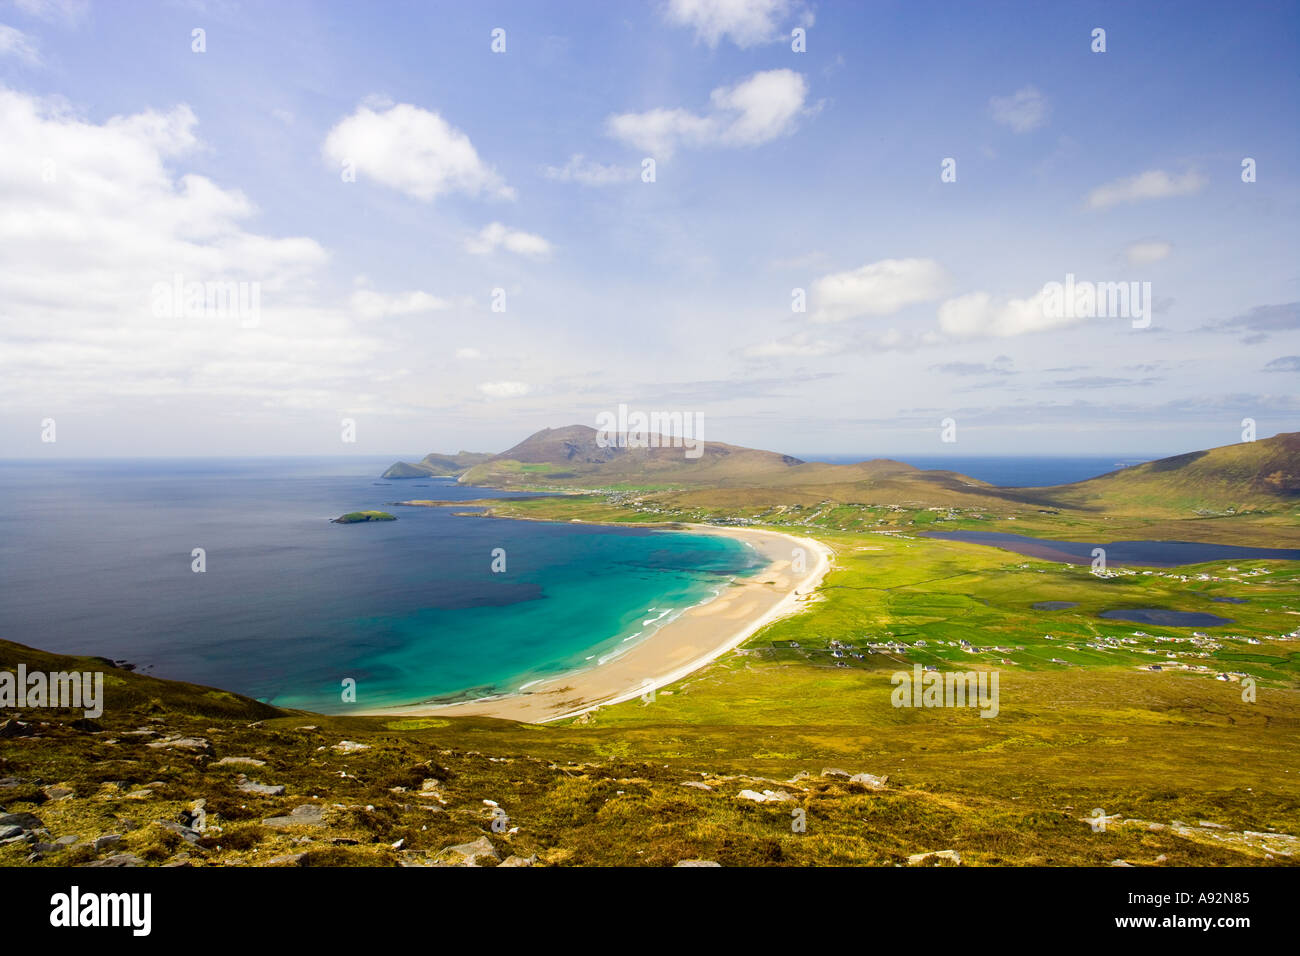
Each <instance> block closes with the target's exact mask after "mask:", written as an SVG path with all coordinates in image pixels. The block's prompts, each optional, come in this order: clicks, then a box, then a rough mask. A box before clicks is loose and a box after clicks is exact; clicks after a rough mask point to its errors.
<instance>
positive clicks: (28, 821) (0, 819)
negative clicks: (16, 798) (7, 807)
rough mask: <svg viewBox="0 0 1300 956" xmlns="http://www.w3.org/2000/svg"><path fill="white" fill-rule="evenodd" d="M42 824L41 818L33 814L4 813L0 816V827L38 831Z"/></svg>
mask: <svg viewBox="0 0 1300 956" xmlns="http://www.w3.org/2000/svg"><path fill="white" fill-rule="evenodd" d="M43 826H45V824H44V823H42V822H41V818H40V817H38V816H37V815H36V814H34V813H4V814H0V827H18V828H20V829H22V830H39V829H41V828H42V827H43Z"/></svg>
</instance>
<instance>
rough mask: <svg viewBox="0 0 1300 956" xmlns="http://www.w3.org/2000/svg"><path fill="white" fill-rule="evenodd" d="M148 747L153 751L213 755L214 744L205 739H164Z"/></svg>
mask: <svg viewBox="0 0 1300 956" xmlns="http://www.w3.org/2000/svg"><path fill="white" fill-rule="evenodd" d="M147 746H148V747H149V748H151V749H153V750H190V751H193V752H195V753H204V754H210V753H212V744H210V743H208V741H207V738H205V737H164V738H163V739H162V740H155V741H153V742H151V743H149V744H147Z"/></svg>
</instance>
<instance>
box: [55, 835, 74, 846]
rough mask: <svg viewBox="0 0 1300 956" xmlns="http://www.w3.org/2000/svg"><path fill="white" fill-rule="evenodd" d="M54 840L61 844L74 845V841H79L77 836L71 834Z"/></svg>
mask: <svg viewBox="0 0 1300 956" xmlns="http://www.w3.org/2000/svg"><path fill="white" fill-rule="evenodd" d="M54 842H55V843H57V844H59V845H60V846H72V845H73V844H74V843H76V842H77V838H76V837H74V836H71V835H69V836H61V837H59V838H58V839H57V840H55V841H54Z"/></svg>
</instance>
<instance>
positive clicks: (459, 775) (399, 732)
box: [0, 489, 1300, 866]
mask: <svg viewBox="0 0 1300 956" xmlns="http://www.w3.org/2000/svg"><path fill="white" fill-rule="evenodd" d="M638 502H639V503H638ZM480 504H482V505H484V506H487V507H489V508H490V509H491V511H492V512H493V513H496V514H509V515H513V516H517V517H528V518H534V519H548V520H560V521H571V520H584V521H607V522H614V521H631V522H637V523H646V522H665V521H673V520H680V519H682V518H687V517H691V518H694V517H696V516H695V515H686V514H682V513H677V512H673V513H666V510H667V509H665V508H663V507H661V506H659V505H646V504H645V503H644V499H643V498H642V492H640V491H632V492H629V491H628V490H626V489H603V490H602V491H600V492H599V493H590V494H575V495H566V496H562V497H555V498H547V499H531V500H519V501H505V502H503V501H499V500H496V501H484V502H481V503H480ZM714 517H722V518H726V519H729V520H733V521H734V520H744V521H748V522H752V523H753V524H755V525H757V526H764V527H773V528H778V529H788V530H798V531H800V532H801V533H804V534H813V535H814V536H816V537H818V538H819V539H820V540H823V541H824V542H826V543H827V544H828V545H829V546H831V547H832V548H833V549H834V550H835V554H836V558H835V562H834V569H833V570H832V572H831V573H830V574H829V576H828V577H827V578H826V580H825V582H824V585H823V587H822V588H821V589H820V591H819V594H818V595H817V598H816V600H815V602H814V603H813V604H812V605H811V607H810V609H809V610H808V611H806V612H805V613H802V614H800V615H797V616H795V617H791V618H787V619H785V620H782V621H779V622H777V623H775V624H773V625H771V626H769V627H768V628H766V629H764V630H763V631H761V632H760V633H759V634H757V635H756V636H755V637H754V638H753V639H752V640H750V641H749V642H748V643H747V644H746V645H745V646H744V647H742V648H741V649H740V650H739V651H738V652H737V653H735V654H732V655H728V656H727V657H725V658H723V659H721V660H719V661H718V662H716V663H714V664H712V665H710V666H709V667H707V668H705V669H703V670H701V671H698V672H696V673H695V674H693V675H691V676H690V677H689V678H687V679H685V680H683V681H681V682H679V683H678V684H676V685H672V686H669V687H667V688H664V689H661V690H660V691H659V692H657V693H656V694H655V695H654V698H653V700H650V701H643V700H634V701H631V702H628V703H625V704H620V705H617V706H615V707H610V708H604V709H601V710H599V711H596V712H594V713H592V714H589V715H586V716H584V717H581V718H578V719H576V720H573V721H569V722H567V723H566V724H564V725H561V726H545V727H535V726H529V725H520V724H514V723H512V722H508V721H497V720H488V719H432V718H430V719H405V720H386V719H382V718H336V717H322V716H319V715H313V714H287V713H285V712H283V711H277V710H274V709H273V708H269V707H267V706H265V705H261V704H257V703H256V702H252V701H246V700H244V699H242V698H239V697H237V696H236V695H232V694H227V693H224V692H221V691H213V690H209V689H203V688H194V687H189V686H188V685H179V684H174V683H170V682H165V681H158V680H154V679H152V678H148V677H143V676H140V675H136V674H131V673H128V672H126V671H118V670H113V669H109V670H108V688H107V694H108V696H109V706H108V707H107V708H106V710H105V714H104V716H103V717H102V718H101V719H99V720H95V721H91V720H86V719H84V718H82V719H77V715H75V714H70V713H64V714H53V713H52V712H40V713H34V712H27V713H23V714H21V715H20V716H21V721H22V723H23V724H25V725H26V726H18V722H17V721H15V722H14V723H11V724H8V725H5V727H3V728H0V777H3V778H5V779H4V780H2V781H0V804H2V805H3V807H4V809H5V810H6V811H8V812H34V813H36V814H37V815H38V816H39V818H40V820H41V822H42V824H43V825H44V827H45V829H46V831H48V832H47V834H46V836H45V837H43V838H42V842H41V843H40V846H43V847H48V846H50V845H51V844H49V843H47V842H46V840H52V839H54V838H55V837H58V836H64V837H73V838H75V839H76V840H77V842H76V843H75V844H74V845H72V846H71V847H65V848H61V849H57V850H53V849H46V850H44V851H42V850H40V848H39V847H38V848H37V849H36V850H33V848H32V845H31V844H30V842H17V843H11V844H0V863H22V862H26V861H29V860H30V861H31V862H32V863H33V864H34V865H54V864H56V863H68V862H89V861H92V860H95V859H104V858H106V857H108V856H111V855H112V854H115V853H129V854H132V855H133V856H134V857H135V858H137V859H138V860H140V861H141V862H143V863H163V862H172V863H177V864H186V865H214V864H228V863H268V862H271V861H277V865H279V864H286V865H287V864H294V865H322V864H365V865H368V864H393V863H404V864H412V865H421V864H428V863H430V862H461V861H463V860H464V859H465V856H464V855H463V854H462V853H459V852H457V851H454V850H452V849H450V848H451V847H453V846H455V845H458V844H465V843H469V842H471V841H475V840H479V839H480V838H482V839H486V840H487V841H488V844H490V848H491V855H485V856H482V857H479V858H478V861H479V863H480V865H496V864H497V863H498V862H499V861H501V860H505V859H506V858H508V857H510V856H514V857H516V858H518V859H517V860H516V861H514V862H518V861H519V860H527V861H529V862H531V863H532V864H533V865H577V864H645V865H671V864H674V863H676V862H678V861H680V860H684V859H700V858H702V859H709V860H714V861H717V862H719V863H722V864H724V865H768V864H770V865H784V864H791V865H806V864H869V865H895V864H897V865H906V864H907V863H908V858H909V857H910V856H913V855H915V854H921V853H926V852H931V851H938V850H954V851H956V852H957V853H958V854H959V855H960V859H961V862H962V864H963V865H978V864H991V865H997V864H1010V865H1025V864H1047V865H1105V864H1110V863H1112V862H1114V861H1116V860H1124V861H1127V862H1129V863H1132V864H1136V865H1169V866H1174V865H1189V864H1213V865H1257V864H1289V863H1294V862H1295V861H1296V860H1297V859H1298V858H1300V841H1297V840H1296V838H1295V835H1296V834H1300V754H1298V753H1297V750H1296V748H1295V746H1294V743H1295V741H1296V740H1297V739H1300V706H1298V705H1300V656H1298V654H1297V650H1300V644H1297V642H1296V640H1294V639H1291V638H1287V637H1284V635H1288V634H1290V633H1291V632H1293V631H1294V630H1295V629H1296V627H1297V626H1300V588H1298V587H1297V583H1298V581H1300V568H1297V566H1296V565H1295V564H1294V563H1288V562H1261V561H1248V562H1236V563H1235V564H1232V565H1231V567H1233V568H1235V569H1236V570H1235V571H1233V570H1229V565H1228V564H1226V563H1220V564H1211V565H1203V566H1198V567H1192V568H1178V569H1174V570H1158V569H1156V570H1153V571H1152V573H1147V574H1144V573H1141V571H1140V570H1135V571H1134V572H1133V573H1127V572H1125V573H1119V574H1117V576H1115V577H1107V578H1099V577H1096V576H1094V575H1092V574H1090V573H1089V569H1087V568H1084V567H1077V566H1066V565H1061V564H1057V563H1053V562H1043V561H1036V560H1031V559H1026V558H1023V557H1021V556H1018V555H1015V554H1011V553H1009V552H1004V551H1001V550H998V549H994V548H987V547H982V546H978V545H971V544H963V543H957V542H949V541H940V540H935V539H926V538H919V537H916V536H915V535H914V533H913V532H914V531H917V530H925V529H926V528H927V527H933V526H935V525H936V524H938V525H943V526H948V527H954V526H961V525H962V524H964V523H967V522H972V523H976V526H979V525H978V522H981V521H988V520H990V519H988V518H976V517H973V516H970V515H967V516H964V517H963V516H960V515H958V516H956V517H950V512H948V511H946V510H945V511H943V512H936V511H927V510H917V509H913V510H908V509H903V508H862V507H848V506H822V507H814V508H808V509H802V508H788V507H787V508H784V509H782V510H781V511H780V512H779V513H776V514H768V515H759V516H758V517H755V516H754V514H753V513H737V512H736V511H734V510H733V511H732V512H731V513H729V514H728V513H726V512H725V511H722V512H720V513H719V514H717V515H714ZM483 520H492V519H491V518H485V519H483ZM1231 520H1232V521H1233V522H1241V523H1242V524H1243V526H1246V525H1249V526H1252V527H1253V528H1254V535H1253V536H1254V537H1255V539H1256V540H1255V541H1254V543H1261V544H1267V543H1275V542H1276V541H1277V540H1279V539H1285V538H1286V533H1285V532H1283V533H1280V534H1271V532H1269V529H1270V528H1274V527H1282V528H1284V527H1285V518H1284V517H1283V518H1281V519H1279V518H1278V516H1273V517H1272V518H1271V519H1269V520H1267V521H1266V520H1263V519H1261V518H1259V517H1257V516H1249V515H1246V516H1237V517H1236V518H1234V519H1231ZM999 524H1005V522H999ZM1120 526H1122V527H1124V528H1126V529H1128V528H1133V527H1135V525H1134V524H1133V523H1132V522H1129V523H1126V524H1122V525H1120ZM1114 527H1115V526H1114V525H1112V524H1110V523H1109V522H1107V521H1106V519H1105V518H1104V517H1098V516H1079V515H1070V516H1063V515H1045V514H1044V515H1039V516H1037V517H1036V518H1035V517H1031V516H1027V520H1026V521H1025V522H1024V523H1023V524H1019V525H1018V526H1017V527H1014V528H1011V529H1007V528H1002V530H1017V531H1021V532H1027V531H1031V530H1032V531H1036V532H1038V533H1051V534H1053V535H1056V536H1060V537H1073V538H1076V539H1078V540H1094V539H1096V540H1110V539H1113V538H1115V537H1120V536H1128V532H1127V531H1125V532H1124V533H1123V534H1122V535H1116V534H1112V533H1111V532H1112V531H1113V530H1114ZM1218 527H1220V528H1230V527H1231V526H1230V525H1229V524H1228V522H1227V519H1225V520H1224V521H1222V522H1221V523H1220V524H1219V525H1218ZM842 528H843V529H845V530H841V529H842ZM1156 529H1158V530H1161V531H1164V532H1167V535H1166V536H1168V537H1174V538H1177V537H1189V538H1194V537H1204V536H1203V535H1200V534H1192V533H1188V532H1186V531H1184V530H1183V526H1179V525H1177V524H1176V523H1172V522H1170V521H1165V522H1163V524H1161V523H1150V524H1147V525H1146V526H1145V530H1146V532H1147V533H1146V534H1144V535H1142V536H1149V537H1156V536H1158V535H1157V534H1154V533H1152V531H1153V530H1156ZM1132 536H1134V537H1137V536H1139V535H1132ZM1265 537H1267V538H1268V540H1260V539H1262V538H1265ZM1202 576H1203V577H1202ZM1216 596H1218V597H1234V598H1244V599H1245V600H1246V603H1242V604H1228V603H1218V602H1214V601H1212V600H1211V598H1212V597H1216ZM1042 601H1064V602H1074V603H1075V604H1076V605H1077V606H1075V607H1072V608H1068V609H1063V610H1055V611H1042V610H1035V609H1034V608H1033V605H1034V604H1035V603H1038V602H1042ZM1114 607H1168V608H1178V609H1184V610H1209V611H1211V612H1214V613H1218V614H1221V615H1223V616H1225V617H1230V618H1233V619H1234V623H1232V624H1230V625H1226V626H1224V627H1218V628H1197V629H1190V628H1161V627H1155V626H1151V625H1143V626H1137V625H1130V624H1124V623H1123V622H1118V621H1106V620H1102V619H1099V618H1098V617H1097V616H1096V615H1097V613H1098V612H1099V611H1101V610H1105V609H1108V608H1114ZM1134 632H1141V633H1140V634H1135V633H1134ZM1193 632H1196V633H1200V634H1203V635H1204V636H1203V637H1197V638H1195V639H1192V634H1193ZM832 642H838V643H837V644H833V643H832ZM836 650H838V651H839V653H840V654H842V655H843V656H839V657H837V656H834V652H835V651H836ZM18 661H23V662H25V663H26V664H27V666H28V667H29V668H34V667H40V666H42V665H45V666H46V667H47V669H67V668H68V667H71V666H76V667H78V668H79V669H86V668H98V669H103V664H102V662H93V661H79V662H74V661H68V660H66V659H56V658H53V657H50V656H49V655H43V654H41V653H40V652H38V651H34V650H31V649H23V648H20V647H19V646H18V645H11V644H0V665H3V666H4V667H9V668H11V667H13V666H14V665H16V663H17V662H18ZM1152 664H1157V665H1158V666H1159V667H1160V670H1158V671H1153V670H1149V669H1147V668H1149V667H1150V666H1151V665H1152ZM914 665H921V666H922V667H933V668H937V669H938V670H939V671H942V672H951V671H962V672H968V671H989V672H991V671H997V672H998V674H999V676H1000V685H999V710H998V714H997V716H996V717H995V718H992V719H987V718H982V717H980V716H979V715H980V710H979V709H978V708H954V707H947V708H911V707H894V706H893V704H892V702H891V692H892V690H893V684H892V683H891V677H892V675H893V674H894V673H895V672H898V671H911V669H912V667H913V666H914ZM1219 675H1226V676H1227V677H1228V678H1229V679H1227V680H1219V679H1216V678H1217V677H1218V676H1219ZM1248 680H1249V681H1251V682H1253V688H1252V689H1251V690H1250V692H1249V693H1248V692H1247V686H1246V684H1245V682H1246V681H1248ZM176 737H182V738H186V737H194V738H201V739H202V744H203V745H202V747H200V748H198V749H185V748H184V747H180V746H168V745H165V743H163V742H165V741H167V740H169V739H171V738H176ZM345 740H346V741H353V742H355V743H357V744H362V745H364V749H357V748H352V747H350V746H348V745H344V746H340V745H341V744H342V743H343V741H345ZM160 743H163V745H161V746H156V747H154V746H150V744H160ZM232 756H239V757H252V758H254V759H257V760H261V761H264V764H263V765H261V766H253V765H222V764H219V763H218V761H219V760H220V758H223V757H232ZM826 771H830V773H826ZM841 771H842V773H841ZM860 773H866V774H872V775H876V776H878V777H881V776H883V777H887V778H888V779H887V782H886V783H885V784H884V785H883V788H877V787H876V786H875V785H874V784H873V783H872V782H870V781H865V778H863V779H864V781H865V782H854V781H852V780H850V776H851V775H855V774H860ZM240 774H247V777H248V778H251V779H252V780H253V781H255V782H257V783H261V784H268V785H272V786H283V787H285V791H284V792H283V793H280V794H265V793H255V792H249V791H248V790H246V789H241V785H246V784H247V780H246V779H243V778H241V777H240ZM742 791H750V792H751V793H753V794H755V795H758V794H763V793H764V791H767V792H769V793H772V794H773V795H774V797H775V798H774V799H772V800H770V801H768V800H765V801H764V802H755V801H753V800H751V799H747V798H743V797H741V796H740V794H741V792H742ZM200 799H201V800H204V801H205V812H206V813H207V822H208V824H209V826H208V828H207V829H205V830H204V831H203V832H202V833H199V832H198V831H195V830H189V831H186V830H185V829H184V824H185V823H186V822H192V812H193V807H194V801H195V800H200ZM486 801H492V803H488V802H486ZM492 804H496V806H493V805H492ZM299 806H312V807H316V808H318V810H319V812H320V819H319V820H318V821H315V822H312V823H309V824H295V823H292V822H291V823H290V824H289V825H287V826H286V825H283V820H282V819H281V818H283V817H284V816H285V815H286V814H288V813H289V812H290V811H292V810H293V809H294V808H295V807H299ZM1098 814H1102V815H1103V816H1104V817H1105V823H1104V826H1103V825H1101V824H1099V822H1098V820H1099V817H1098ZM502 815H504V820H503V819H501V817H502ZM494 817H497V818H498V819H497V826H495V827H494V826H493V820H494ZM267 820H271V821H272V822H271V823H267V822H265V821H267ZM276 821H279V822H276ZM178 826H179V827H180V830H179V831H178V829H177V827H178ZM106 834H119V835H120V837H121V839H120V841H119V842H117V843H114V844H113V845H112V846H110V847H106V848H102V849H98V850H97V849H95V847H94V844H93V840H94V839H95V838H96V837H100V836H104V835H106Z"/></svg>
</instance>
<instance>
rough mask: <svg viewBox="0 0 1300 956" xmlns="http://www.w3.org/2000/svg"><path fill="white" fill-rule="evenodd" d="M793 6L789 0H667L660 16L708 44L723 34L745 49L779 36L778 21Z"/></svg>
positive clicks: (716, 43)
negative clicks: (689, 29)
mask: <svg viewBox="0 0 1300 956" xmlns="http://www.w3.org/2000/svg"><path fill="white" fill-rule="evenodd" d="M797 6H798V5H797V4H795V3H792V2H791V0H669V3H668V5H667V6H666V7H665V8H664V18H665V19H666V20H667V21H668V22H669V23H671V24H674V25H675V26H686V27H690V28H692V29H693V30H694V31H695V38H696V39H697V40H703V41H704V42H705V43H707V44H708V45H709V46H710V47H716V46H717V45H718V42H719V41H720V40H722V39H723V38H724V37H725V38H727V39H730V40H731V42H732V43H734V44H735V45H736V46H738V47H740V48H741V49H747V48H749V47H752V46H758V45H760V44H763V43H771V42H772V41H774V40H777V39H780V38H781V36H782V33H781V24H782V22H783V21H784V20H785V19H786V18H787V17H788V16H789V15H790V13H791V12H792V11H793V10H794V9H796V7H797Z"/></svg>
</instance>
